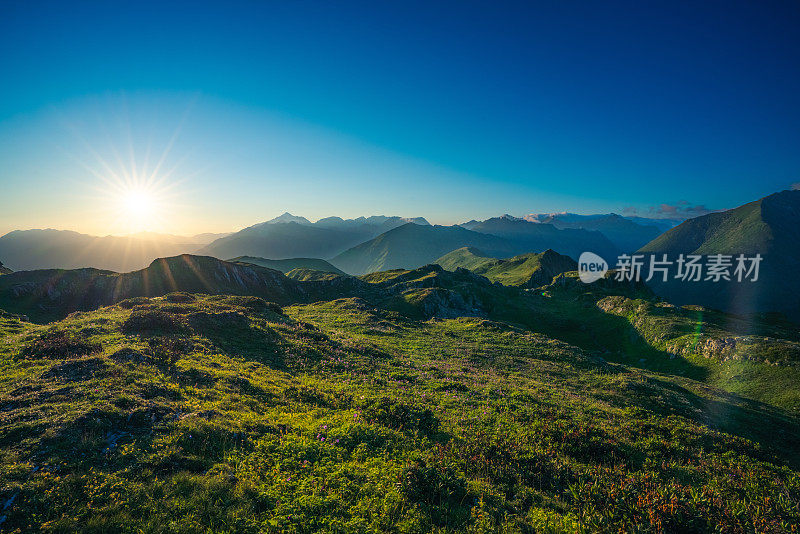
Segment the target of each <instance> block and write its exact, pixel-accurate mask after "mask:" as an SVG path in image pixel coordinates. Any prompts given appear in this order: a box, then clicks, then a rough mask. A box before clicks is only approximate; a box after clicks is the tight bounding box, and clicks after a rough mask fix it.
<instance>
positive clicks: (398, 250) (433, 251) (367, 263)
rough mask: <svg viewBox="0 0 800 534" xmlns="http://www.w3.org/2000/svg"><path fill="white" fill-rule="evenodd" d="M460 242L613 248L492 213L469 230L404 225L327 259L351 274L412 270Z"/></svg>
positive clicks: (485, 246) (528, 248)
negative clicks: (493, 216) (494, 216)
mask: <svg viewBox="0 0 800 534" xmlns="http://www.w3.org/2000/svg"><path fill="white" fill-rule="evenodd" d="M461 247H474V248H476V249H478V250H481V251H483V253H485V254H487V255H489V256H492V257H496V258H507V257H509V256H515V255H517V254H523V253H528V252H541V251H544V250H547V249H549V248H552V249H554V250H556V251H558V252H560V253H563V254H566V255H568V256H574V257H575V258H577V257H578V256H579V255H580V254H581V253H582V252H583V251H586V250H591V251H594V252H596V253H597V254H600V255H601V256H603V257H606V258H608V261H612V260H613V259H615V258H616V256H617V252H618V251H617V248H616V247H615V246H614V245H613V244H612V243H611V242H610V241H609V240H608V239H606V238H605V237H604V236H603V235H602V234H601V233H600V232H592V231H587V230H577V229H565V230H559V229H558V228H556V227H554V226H553V225H549V224H535V223H531V222H527V221H523V220H520V219H510V218H505V217H496V218H494V219H488V220H486V221H483V222H479V223H476V224H474V225H473V226H472V229H471V230H468V229H466V228H463V227H461V226H438V225H437V226H419V225H416V224H411V223H410V224H406V225H404V226H401V227H399V228H396V229H394V230H390V231H389V232H386V233H384V234H381V235H379V236H378V237H376V238H374V239H372V240H370V241H367V242H365V243H362V244H360V245H358V246H355V247H353V248H351V249H350V250H347V251H346V252H343V253H342V254H339V255H338V256H336V257H335V258H333V259H332V260H331V263H333V264H334V265H335V266H337V267H338V268H340V269H342V270H343V271H345V272H347V273H350V274H364V273H368V272H374V271H383V270H387V269H398V268H403V269H414V268H417V267H420V266H422V265H425V264H427V263H432V262H434V261H435V260H436V259H437V258H440V257H442V256H443V255H445V254H447V253H448V252H451V251H453V250H455V249H457V248H461Z"/></svg>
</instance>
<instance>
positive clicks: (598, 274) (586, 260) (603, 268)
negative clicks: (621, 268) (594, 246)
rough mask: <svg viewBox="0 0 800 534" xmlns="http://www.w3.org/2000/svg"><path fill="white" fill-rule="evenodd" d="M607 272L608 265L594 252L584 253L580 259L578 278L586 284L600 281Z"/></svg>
mask: <svg viewBox="0 0 800 534" xmlns="http://www.w3.org/2000/svg"><path fill="white" fill-rule="evenodd" d="M607 272H608V263H606V260H604V259H603V258H601V257H600V256H598V255H597V254H595V253H594V252H584V253H583V254H581V257H580V258H578V276H579V277H580V279H581V282H583V283H584V284H591V283H592V282H594V281H596V280H600V279H601V278H603V276H605V274H606V273H607Z"/></svg>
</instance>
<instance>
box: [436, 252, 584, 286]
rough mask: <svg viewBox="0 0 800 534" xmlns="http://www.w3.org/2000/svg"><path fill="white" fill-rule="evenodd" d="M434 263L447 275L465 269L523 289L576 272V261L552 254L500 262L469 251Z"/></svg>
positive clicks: (527, 256) (444, 257)
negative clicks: (449, 272)
mask: <svg viewBox="0 0 800 534" xmlns="http://www.w3.org/2000/svg"><path fill="white" fill-rule="evenodd" d="M435 263H437V264H439V265H441V266H442V267H443V268H445V269H447V270H450V271H452V270H455V269H457V268H459V267H461V268H464V269H468V270H470V271H472V272H474V273H476V274H480V275H482V276H485V277H486V278H488V279H489V280H491V281H492V282H499V283H501V284H503V285H507V286H526V287H537V286H540V285H544V284H547V283H550V281H551V280H552V279H553V277H554V276H555V275H557V274H561V273H563V272H567V271H574V270H575V269H577V268H578V264H577V263H576V262H575V260H573V259H572V258H570V257H568V256H563V255H561V254H559V253H557V252H555V251H553V250H546V251H544V252H539V253H529V254H521V255H519V256H514V257H512V258H508V259H505V260H501V259H496V258H490V257H486V256H484V255H483V254H482V253H481V252H480V251H478V250H476V249H471V248H469V247H464V248H460V249H458V250H454V251H453V252H450V253H449V254H445V255H444V256H442V257H441V258H439V259H438V260H436V262H435Z"/></svg>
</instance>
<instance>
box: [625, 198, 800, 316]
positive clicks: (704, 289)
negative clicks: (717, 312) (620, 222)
mask: <svg viewBox="0 0 800 534" xmlns="http://www.w3.org/2000/svg"><path fill="white" fill-rule="evenodd" d="M639 252H640V253H645V254H648V255H649V254H657V258H659V259H660V258H661V255H662V254H667V255H668V256H669V257H668V259H670V260H673V261H674V260H676V259H677V257H678V255H679V254H698V255H703V256H704V258H703V260H705V261H707V260H708V256H709V255H713V254H726V255H730V256H732V258H730V259H731V261H732V262H735V257H736V256H738V255H739V254H745V255H746V256H753V255H755V254H756V253H758V254H761V256H762V258H763V259H762V261H761V263H760V266H759V278H758V281H756V282H752V281H743V282H738V281H736V279H735V277H732V280H731V281H729V282H726V281H724V280H720V281H718V282H712V281H706V280H705V279H703V280H701V281H699V282H687V281H681V280H675V279H674V278H672V279H670V280H668V281H667V282H666V283H664V282H663V281H661V279H659V278H655V279H654V280H652V281H651V282H650V285H651V286H652V287H653V289H654V290H655V291H656V292H657V293H658V294H659V295H662V296H663V297H664V298H666V299H667V300H669V301H670V302H673V303H675V304H700V305H704V306H708V307H712V308H717V309H721V310H724V311H729V312H732V313H737V314H741V315H749V314H752V313H758V312H782V313H785V314H787V315H788V316H789V317H791V318H792V319H793V320H795V321H798V322H800V278H798V277H797V276H796V274H795V273H796V271H797V266H798V265H800V191H783V192H780V193H775V194H773V195H770V196H768V197H765V198H762V199H761V200H757V201H755V202H751V203H749V204H745V205H744V206H740V207H738V208H735V209H732V210H728V211H724V212H720V213H712V214H709V215H704V216H702V217H697V218H695V219H690V220H688V221H686V222H684V223H682V224H681V225H679V226H677V227H675V228H673V229H672V230H669V231H668V232H666V233H664V234H663V235H661V236H659V237H658V238H657V239H655V240H653V241H652V242H650V243H648V244H647V245H646V246H644V247H642V249H641V250H640V251H639ZM734 267H735V263H734ZM733 272H734V270H733V268H731V270H730V274H731V275H733ZM704 276H705V275H704Z"/></svg>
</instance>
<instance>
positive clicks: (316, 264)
mask: <svg viewBox="0 0 800 534" xmlns="http://www.w3.org/2000/svg"><path fill="white" fill-rule="evenodd" d="M228 261H231V262H236V263H250V264H252V265H259V266H261V267H266V268H268V269H275V270H276V271H280V272H282V273H283V274H287V273H288V272H289V271H293V270H295V269H304V270H311V271H322V272H326V273H336V274H344V273H343V272H342V271H340V270H339V269H337V268H336V267H334V266H333V265H331V264H330V263H328V262H327V261H325V260H321V259H319V258H289V259H285V260H268V259H266V258H256V257H254V256H239V257H238V258H233V259H232V260H228Z"/></svg>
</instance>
